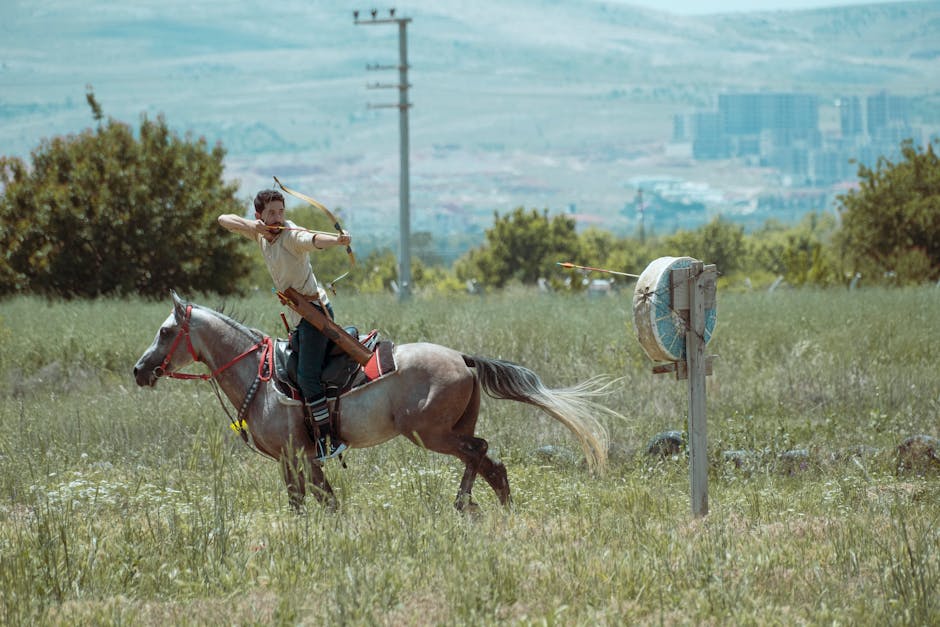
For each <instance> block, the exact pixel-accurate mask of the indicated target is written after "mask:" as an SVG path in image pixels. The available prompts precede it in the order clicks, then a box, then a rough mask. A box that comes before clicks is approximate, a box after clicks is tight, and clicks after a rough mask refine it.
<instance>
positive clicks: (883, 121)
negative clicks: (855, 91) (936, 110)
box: [866, 91, 910, 137]
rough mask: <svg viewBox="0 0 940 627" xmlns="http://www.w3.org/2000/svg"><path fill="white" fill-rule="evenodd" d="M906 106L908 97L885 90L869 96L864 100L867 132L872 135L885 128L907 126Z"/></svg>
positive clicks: (908, 121)
mask: <svg viewBox="0 0 940 627" xmlns="http://www.w3.org/2000/svg"><path fill="white" fill-rule="evenodd" d="M908 108H909V107H908V99H907V98H904V97H903V96H892V95H890V94H888V92H886V91H881V92H878V93H877V94H875V95H874V96H869V97H868V99H867V100H866V112H867V114H868V116H867V120H866V122H867V125H868V134H869V135H871V136H872V137H874V136H876V135H878V134H879V133H880V132H881V131H882V129H885V128H889V127H892V126H901V127H906V126H908V124H909V123H910V120H909V119H908V118H909V114H908Z"/></svg>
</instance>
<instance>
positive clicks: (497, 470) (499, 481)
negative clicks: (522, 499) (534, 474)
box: [479, 455, 511, 505]
mask: <svg viewBox="0 0 940 627" xmlns="http://www.w3.org/2000/svg"><path fill="white" fill-rule="evenodd" d="M479 473H480V474H481V475H483V478H484V479H486V482H487V483H488V484H490V487H491V488H493V492H495V493H496V498H498V499H499V503H500V505H509V504H510V502H511V501H510V496H509V476H508V475H507V474H506V467H505V466H504V465H503V463H502V462H494V461H493V460H492V459H490V457H489V455H486V456H484V457H483V460H482V461H481V462H480V467H479Z"/></svg>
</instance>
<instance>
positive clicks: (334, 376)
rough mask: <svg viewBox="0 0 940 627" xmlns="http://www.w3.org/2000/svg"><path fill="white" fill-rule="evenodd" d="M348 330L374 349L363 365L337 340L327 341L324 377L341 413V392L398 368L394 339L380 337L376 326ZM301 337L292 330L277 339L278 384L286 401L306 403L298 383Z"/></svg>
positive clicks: (287, 403) (328, 391) (325, 383)
mask: <svg viewBox="0 0 940 627" xmlns="http://www.w3.org/2000/svg"><path fill="white" fill-rule="evenodd" d="M344 330H345V331H346V333H348V334H349V335H351V336H352V337H354V338H357V339H358V340H359V343H360V344H362V345H363V346H365V347H366V348H367V349H369V350H370V351H372V358H371V359H370V360H369V362H368V363H367V364H366V365H365V366H361V365H359V363H358V362H357V361H356V360H355V359H353V358H352V357H350V356H349V354H348V353H346V352H345V351H343V350H342V349H341V348H340V347H339V346H337V345H336V343H335V342H330V343H329V344H328V345H327V348H326V357H325V359H326V363H325V364H324V366H323V375H322V377H321V380H322V381H323V387H324V389H325V390H326V396H327V399H328V400H331V401H334V403H333V405H334V412H336V413H337V414H338V412H339V403H337V402H335V401H336V400H337V399H338V398H339V397H340V396H342V395H343V394H345V393H347V392H349V391H351V390H354V389H355V388H358V387H361V386H363V385H365V384H367V383H369V382H371V381H374V380H375V379H378V378H379V377H382V376H384V375H386V374H388V373H390V372H392V371H394V370H395V360H394V358H393V356H392V351H393V349H394V347H395V345H394V343H393V342H392V341H391V340H383V339H380V338H379V333H378V331H376V330H373V331H372V332H370V333H369V334H368V335H364V336H363V335H359V330H358V329H356V328H355V327H345V328H344ZM297 341H298V340H297V334H296V333H291V334H290V335H289V337H288V338H287V339H283V338H277V339H276V340H275V341H274V377H273V379H274V387H275V389H277V391H278V393H279V395H280V397H279V399H278V400H280V401H281V403H283V404H285V405H302V404H303V395H302V394H301V392H300V386H299V385H298V384H297V361H298V358H297ZM337 418H338V415H337Z"/></svg>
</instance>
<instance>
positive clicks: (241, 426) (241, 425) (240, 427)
mask: <svg viewBox="0 0 940 627" xmlns="http://www.w3.org/2000/svg"><path fill="white" fill-rule="evenodd" d="M229 427H231V428H232V431H234V432H235V433H241V432H242V431H247V430H248V421H247V420H245V419H244V418H242V419H241V422H233V423H231V424H230V425H229Z"/></svg>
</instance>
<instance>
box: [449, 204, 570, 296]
mask: <svg viewBox="0 0 940 627" xmlns="http://www.w3.org/2000/svg"><path fill="white" fill-rule="evenodd" d="M579 250H580V247H579V241H578V235H577V233H576V232H575V221H574V220H573V219H572V218H570V217H567V216H563V215H557V216H555V217H553V218H549V216H548V212H547V211H543V212H542V213H539V212H538V211H536V210H535V209H532V210H529V211H526V210H525V209H523V208H522V207H518V208H517V209H515V210H514V211H513V212H512V213H511V214H509V215H506V216H500V215H499V213H495V214H494V224H493V227H492V228H490V229H487V231H486V244H485V245H484V246H482V247H480V248H475V249H473V250H471V251H470V252H469V253H467V255H465V256H464V257H462V258H461V259H460V260H459V261H458V263H457V276H458V278H459V279H460V280H461V281H466V280H468V279H475V280H477V281H479V282H480V283H483V284H484V285H490V286H493V287H503V286H504V285H506V284H507V283H509V282H511V281H519V282H521V283H528V284H533V283H535V282H536V281H537V280H538V279H539V277H544V276H549V275H550V273H551V272H552V271H553V266H554V265H555V263H556V262H558V261H563V260H568V259H575V258H576V257H575V255H577V253H578V252H579Z"/></svg>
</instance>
